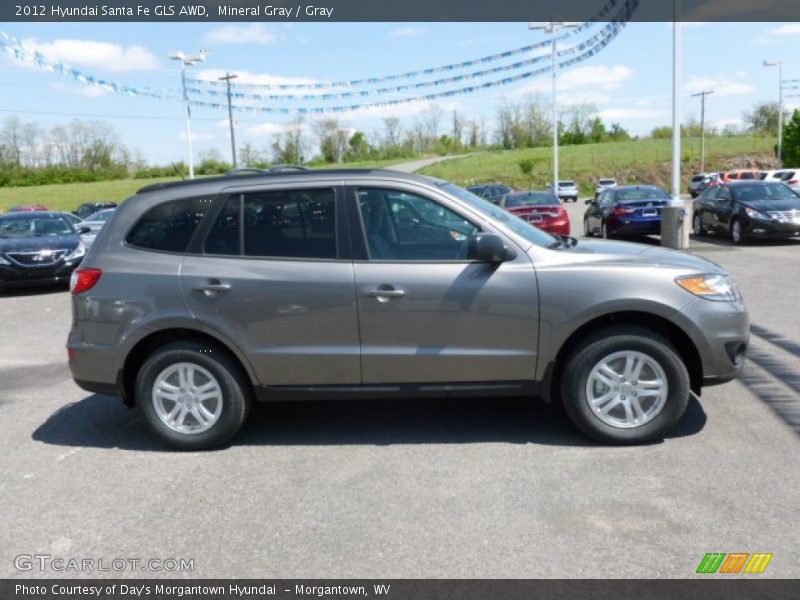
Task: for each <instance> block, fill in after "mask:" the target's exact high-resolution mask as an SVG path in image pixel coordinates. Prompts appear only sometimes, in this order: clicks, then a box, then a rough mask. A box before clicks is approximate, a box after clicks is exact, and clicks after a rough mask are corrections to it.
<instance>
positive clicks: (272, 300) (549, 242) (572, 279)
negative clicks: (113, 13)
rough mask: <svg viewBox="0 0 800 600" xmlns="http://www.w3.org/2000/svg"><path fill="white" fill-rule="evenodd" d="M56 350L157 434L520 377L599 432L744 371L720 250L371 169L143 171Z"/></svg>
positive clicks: (627, 439)
mask: <svg viewBox="0 0 800 600" xmlns="http://www.w3.org/2000/svg"><path fill="white" fill-rule="evenodd" d="M72 294H73V323H72V329H71V331H70V334H69V340H68V344H67V345H68V354H69V365H70V369H71V371H72V375H73V377H74V378H75V380H76V382H77V383H78V385H80V386H81V387H82V388H84V389H86V390H88V391H91V392H96V393H99V394H108V395H114V396H119V397H121V398H122V399H123V400H124V401H125V402H126V403H127V404H128V405H130V406H135V407H136V408H137V409H138V410H139V411H140V413H141V416H142V418H143V419H144V421H145V422H146V423H147V424H148V425H149V427H150V428H151V429H152V430H153V431H154V432H155V434H156V435H157V436H158V437H159V438H160V439H162V440H163V441H164V442H166V443H168V444H170V445H172V446H174V447H177V448H182V449H203V448H210V447H214V446H219V445H221V444H224V443H225V442H227V441H228V440H229V439H230V438H231V437H232V436H233V435H234V434H235V433H236V432H237V431H238V430H239V428H240V427H241V425H242V423H243V422H244V420H245V417H246V416H247V413H248V408H249V406H250V405H251V403H252V402H253V401H254V400H270V399H286V398H300V399H305V398H313V397H324V398H332V397H354V396H358V395H363V396H367V397H370V398H377V397H386V396H392V397H436V396H442V395H449V396H453V395H456V396H459V397H466V396H474V395H481V396H490V397H499V396H508V395H514V396H519V395H525V396H530V397H539V398H542V399H544V400H546V401H549V402H553V403H560V404H563V406H564V408H565V409H566V412H567V413H568V415H569V416H570V418H571V419H572V420H573V421H574V423H575V424H576V425H577V426H578V427H579V428H580V429H581V430H582V431H584V432H585V433H586V434H588V435H589V436H591V437H592V438H594V439H595V440H599V441H602V442H608V443H622V444H631V443H641V442H647V441H650V440H654V439H659V438H661V437H663V436H664V435H665V434H666V433H667V432H669V431H670V429H671V428H672V427H673V426H674V425H675V424H676V423H677V422H678V420H679V419H680V418H681V416H682V415H683V413H684V410H685V409H686V406H687V402H688V399H689V396H690V393H691V392H692V391H694V392H696V393H699V392H700V389H701V387H702V386H704V385H711V384H714V383H720V382H724V381H727V380H729V379H731V378H733V377H735V375H736V374H737V372H738V371H739V369H740V367H741V365H742V362H743V360H744V357H745V353H746V348H747V342H748V331H749V326H748V317H747V312H746V310H745V307H744V305H743V303H742V300H741V297H740V295H739V292H738V291H737V288H736V286H735V285H734V283H733V282H732V281H731V279H730V278H729V277H728V275H727V274H726V273H725V271H723V269H722V268H720V267H719V266H718V265H716V264H714V263H711V262H709V261H706V260H703V259H701V258H698V257H695V256H693V255H690V254H683V253H680V252H674V251H668V250H663V249H660V248H655V247H649V246H642V245H637V244H627V243H622V242H611V241H601V240H598V241H594V240H592V241H588V240H587V241H584V240H581V241H580V242H578V241H576V240H575V239H574V238H559V237H553V236H551V235H549V234H547V233H544V232H543V231H540V230H539V229H537V228H536V227H534V226H532V225H531V224H529V223H527V222H525V221H522V220H520V219H518V218H517V217H514V216H513V215H511V214H509V213H508V212H506V211H504V210H503V209H501V208H498V207H497V206H495V205H493V204H492V203H491V202H487V201H486V200H482V199H480V198H478V197H477V196H474V195H473V194H471V193H469V192H467V191H465V190H463V189H461V188H459V187H457V186H455V185H452V184H450V183H448V182H446V181H441V180H436V179H431V178H426V177H418V176H413V175H404V174H401V173H394V172H389V171H381V170H340V171H334V170H331V171H325V170H320V171H308V172H294V173H275V174H255V175H243V176H241V177H236V178H230V177H228V178H224V177H223V178H214V179H203V180H197V181H193V182H178V183H174V184H156V185H152V186H149V187H147V188H144V189H142V190H140V192H139V193H138V194H137V195H136V196H134V197H133V198H131V199H129V200H127V201H126V202H125V203H124V204H122V205H121V206H120V207H119V208H118V209H117V210H116V212H115V214H114V215H113V217H112V218H111V220H110V222H109V223H108V224H107V225H106V227H104V228H103V229H102V231H101V232H100V234H99V235H98V237H97V240H96V241H95V243H94V246H93V247H92V249H91V250H90V252H89V253H88V255H87V256H86V258H85V259H84V261H83V264H82V266H81V268H80V269H79V270H78V271H77V272H76V273H75V275H74V276H73V281H72Z"/></svg>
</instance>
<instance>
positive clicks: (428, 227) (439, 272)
mask: <svg viewBox="0 0 800 600" xmlns="http://www.w3.org/2000/svg"><path fill="white" fill-rule="evenodd" d="M354 183H355V182H354ZM348 201H349V203H350V204H349V206H350V207H351V210H350V212H351V214H353V213H355V215H356V217H357V218H356V219H355V220H354V222H353V226H352V227H351V230H352V231H353V233H354V236H356V237H355V238H354V252H356V255H357V256H358V253H359V252H361V253H362V258H361V259H357V260H356V262H355V280H356V294H357V302H358V314H359V325H360V332H361V352H362V354H361V365H362V378H363V382H364V384H403V383H436V384H441V383H462V382H498V381H499V382H521V381H531V380H533V379H534V378H535V373H536V371H535V369H536V357H537V339H538V314H539V307H538V293H537V287H536V275H535V272H534V269H533V265H532V264H531V261H530V259H529V258H528V256H527V255H526V254H525V253H524V252H522V251H521V250H520V249H517V252H516V257H515V258H514V259H513V260H510V261H508V262H505V263H502V264H501V265H499V266H493V265H489V264H486V263H477V262H472V261H470V260H468V259H467V246H468V239H469V236H470V235H471V234H472V233H474V232H476V231H479V230H482V229H483V227H485V225H484V226H482V225H481V224H480V222H479V221H478V220H476V219H475V217H474V215H471V214H470V213H465V212H463V209H459V207H458V205H457V204H455V203H452V201H448V200H447V197H446V196H441V195H439V194H437V193H435V192H432V191H431V190H429V189H427V188H422V187H416V186H415V185H413V184H410V183H408V184H407V183H400V182H387V183H381V184H376V183H375V182H364V184H363V185H357V184H356V185H353V186H351V187H348ZM357 232H358V233H360V235H357ZM356 238H357V241H356ZM508 244H509V245H511V246H513V243H512V242H510V241H508Z"/></svg>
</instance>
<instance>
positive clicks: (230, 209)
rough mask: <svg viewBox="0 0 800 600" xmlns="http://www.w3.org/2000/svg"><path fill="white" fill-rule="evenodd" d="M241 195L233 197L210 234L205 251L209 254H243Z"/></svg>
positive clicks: (228, 201) (226, 204) (215, 222)
mask: <svg viewBox="0 0 800 600" xmlns="http://www.w3.org/2000/svg"><path fill="white" fill-rule="evenodd" d="M241 204H242V197H241V195H236V196H231V197H230V198H228V200H227V202H225V206H224V207H223V209H222V211H221V212H220V213H219V216H217V220H216V221H214V225H213V226H212V227H211V231H209V232H208V237H207V238H206V243H205V246H204V247H203V250H204V251H205V252H206V253H207V254H241V253H242V251H241V248H240V246H241V244H240V243H239V238H240V232H241V230H240V228H239V223H240V218H239V217H240V214H239V213H240V209H241Z"/></svg>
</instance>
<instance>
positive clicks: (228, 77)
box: [219, 73, 238, 169]
mask: <svg viewBox="0 0 800 600" xmlns="http://www.w3.org/2000/svg"><path fill="white" fill-rule="evenodd" d="M237 77H238V75H233V74H231V73H225V77H220V78H219V80H220V81H224V82H225V84H226V88H227V90H228V123H229V125H230V128H231V157H232V158H233V168H234V169H235V168H236V137H235V136H234V133H233V105H232V104H231V79H236V78H237Z"/></svg>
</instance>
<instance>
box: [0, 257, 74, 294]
mask: <svg viewBox="0 0 800 600" xmlns="http://www.w3.org/2000/svg"><path fill="white" fill-rule="evenodd" d="M80 264H81V259H78V260H75V261H70V262H66V263H65V262H62V263H57V264H55V265H48V266H46V267H21V266H19V265H14V264H12V265H0V288H11V287H25V286H29V285H48V284H50V285H52V284H56V283H67V282H69V278H70V276H71V275H72V272H73V271H74V270H75V269H76V268H77V267H78V265H80Z"/></svg>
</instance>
